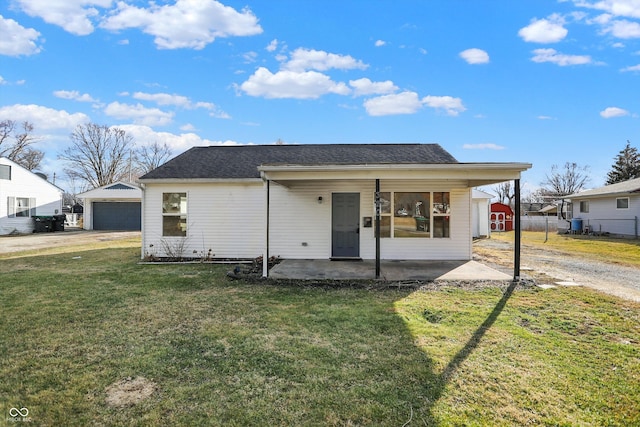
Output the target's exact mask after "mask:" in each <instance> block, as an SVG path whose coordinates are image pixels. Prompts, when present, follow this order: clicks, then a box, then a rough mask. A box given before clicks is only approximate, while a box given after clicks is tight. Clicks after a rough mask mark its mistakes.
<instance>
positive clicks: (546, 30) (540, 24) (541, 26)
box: [518, 14, 569, 43]
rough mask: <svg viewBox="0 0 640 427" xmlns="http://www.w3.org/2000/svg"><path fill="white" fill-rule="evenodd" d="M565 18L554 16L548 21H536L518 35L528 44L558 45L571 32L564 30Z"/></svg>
mask: <svg viewBox="0 0 640 427" xmlns="http://www.w3.org/2000/svg"><path fill="white" fill-rule="evenodd" d="M564 23H565V22H564V18H562V17H561V16H560V15H557V14H554V15H551V16H550V17H548V18H546V19H534V20H532V21H531V23H530V24H529V25H527V26H526V27H524V28H521V29H520V31H518V35H519V36H520V37H521V38H522V39H523V40H524V41H526V42H532V43H557V42H559V41H560V40H562V39H564V38H565V37H566V36H567V34H568V33H569V31H568V30H567V29H566V28H564Z"/></svg>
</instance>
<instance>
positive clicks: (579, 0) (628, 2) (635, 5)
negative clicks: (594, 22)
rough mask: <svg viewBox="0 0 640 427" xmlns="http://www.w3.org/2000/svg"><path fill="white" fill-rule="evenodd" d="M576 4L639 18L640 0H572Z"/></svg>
mask: <svg viewBox="0 0 640 427" xmlns="http://www.w3.org/2000/svg"><path fill="white" fill-rule="evenodd" d="M573 2H574V3H575V4H576V6H579V7H585V8H589V9H596V10H602V11H605V12H607V13H610V14H612V15H615V16H625V17H628V18H640V2H639V1H638V0H598V1H595V2H593V1H589V0H573Z"/></svg>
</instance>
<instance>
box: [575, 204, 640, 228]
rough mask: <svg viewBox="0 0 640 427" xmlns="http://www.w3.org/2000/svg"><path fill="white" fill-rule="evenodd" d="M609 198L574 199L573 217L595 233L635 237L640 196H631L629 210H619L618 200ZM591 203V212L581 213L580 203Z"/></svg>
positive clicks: (639, 215)
mask: <svg viewBox="0 0 640 427" xmlns="http://www.w3.org/2000/svg"><path fill="white" fill-rule="evenodd" d="M620 197H622V198H625V197H627V196H616V197H613V196H609V197H603V198H593V199H591V198H590V199H577V198H576V199H573V200H572V202H573V217H574V218H580V219H582V226H583V228H584V227H585V226H587V225H588V226H590V227H591V229H592V230H593V231H596V232H600V231H601V232H603V233H605V232H606V233H611V234H621V235H628V236H634V235H635V232H636V230H635V218H636V217H640V196H639V195H631V196H629V209H617V208H616V198H620ZM581 201H588V202H589V212H580V202H581Z"/></svg>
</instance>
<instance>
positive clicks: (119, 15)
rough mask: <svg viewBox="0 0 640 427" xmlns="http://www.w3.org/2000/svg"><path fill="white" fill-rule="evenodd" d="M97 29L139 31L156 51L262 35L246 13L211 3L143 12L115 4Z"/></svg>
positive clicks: (188, 1)
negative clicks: (151, 40)
mask: <svg viewBox="0 0 640 427" xmlns="http://www.w3.org/2000/svg"><path fill="white" fill-rule="evenodd" d="M61 1H64V0H61ZM101 27H103V28H106V29H108V30H113V31H118V30H124V29H127V28H140V29H141V31H143V32H144V33H146V34H150V35H152V36H154V37H155V39H154V41H155V43H156V46H158V48H160V49H180V48H192V49H203V48H204V47H205V46H206V45H207V44H209V43H212V42H213V41H214V40H215V39H216V38H217V37H231V36H252V35H256V34H260V33H262V27H260V25H259V24H258V18H257V17H256V16H255V15H254V14H253V13H252V12H251V11H250V10H249V9H243V10H242V12H238V11H236V10H235V9H233V8H232V7H229V6H225V5H223V4H221V3H220V2H218V1H215V0H200V1H196V0H177V1H176V2H175V3H174V4H172V5H163V6H160V5H158V4H156V3H154V2H151V3H150V7H149V8H147V9H145V8H139V7H135V6H131V5H128V4H127V3H124V2H118V5H117V8H116V10H115V11H113V12H112V14H111V16H110V17H109V18H107V19H105V20H104V21H103V23H102V24H101Z"/></svg>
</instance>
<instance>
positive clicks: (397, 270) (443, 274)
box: [269, 259, 512, 281]
mask: <svg viewBox="0 0 640 427" xmlns="http://www.w3.org/2000/svg"><path fill="white" fill-rule="evenodd" d="M375 276H376V266H375V260H364V261H330V260H324V259H313V260H310V259H307V260H301V259H285V260H283V261H282V262H281V263H280V264H278V265H276V266H275V267H273V268H272V269H271V270H270V271H269V277H270V278H272V279H295V280H322V279H326V280H356V279H363V280H368V279H369V280H370V279H375ZM380 279H381V280H387V281H401V280H421V281H433V280H452V281H454V280H460V281H488V280H500V281H505V280H511V279H512V276H510V275H508V274H505V273H502V272H500V271H498V270H494V269H493V268H490V267H487V266H486V265H484V264H481V263H479V262H476V261H388V260H383V261H381V262H380Z"/></svg>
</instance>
